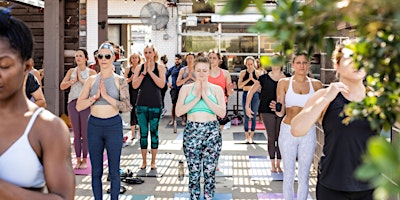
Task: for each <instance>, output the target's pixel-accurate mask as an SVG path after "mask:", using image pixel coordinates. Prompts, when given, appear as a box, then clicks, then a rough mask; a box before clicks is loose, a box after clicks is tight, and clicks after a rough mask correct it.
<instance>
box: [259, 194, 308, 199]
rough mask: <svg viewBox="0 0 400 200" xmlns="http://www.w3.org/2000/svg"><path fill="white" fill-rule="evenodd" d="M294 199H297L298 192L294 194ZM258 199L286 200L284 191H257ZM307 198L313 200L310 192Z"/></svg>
mask: <svg viewBox="0 0 400 200" xmlns="http://www.w3.org/2000/svg"><path fill="white" fill-rule="evenodd" d="M294 196H295V197H294V199H297V194H296V193H295V194H294ZM257 198H258V200H285V199H284V198H283V193H257ZM307 200H312V197H311V195H310V194H308V197H307Z"/></svg>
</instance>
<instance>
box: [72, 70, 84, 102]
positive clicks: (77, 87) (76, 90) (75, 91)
mask: <svg viewBox="0 0 400 200" xmlns="http://www.w3.org/2000/svg"><path fill="white" fill-rule="evenodd" d="M76 70H78V67H75V68H74V69H73V70H72V74H71V80H73V79H76ZM79 74H80V75H81V77H82V79H83V80H85V81H86V80H87V79H88V78H89V68H87V67H86V68H85V70H83V71H80V72H79ZM82 89H83V84H82V83H81V82H80V81H78V82H76V83H74V84H72V85H71V89H70V90H69V94H68V103H69V102H71V101H72V100H75V99H77V98H78V97H79V94H80V93H81V91H82Z"/></svg>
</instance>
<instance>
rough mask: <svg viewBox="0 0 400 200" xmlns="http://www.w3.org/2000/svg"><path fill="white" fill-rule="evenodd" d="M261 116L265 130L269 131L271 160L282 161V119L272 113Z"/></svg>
mask: <svg viewBox="0 0 400 200" xmlns="http://www.w3.org/2000/svg"><path fill="white" fill-rule="evenodd" d="M260 115H261V119H262V120H263V122H264V126H265V129H266V130H267V136H268V154H269V158H270V159H271V160H272V159H275V158H277V159H282V157H281V152H280V150H279V145H278V143H279V140H278V139H279V131H280V128H281V122H282V117H278V116H277V115H275V114H272V113H260ZM275 156H276V157H275Z"/></svg>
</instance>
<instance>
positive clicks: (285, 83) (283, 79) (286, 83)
mask: <svg viewBox="0 0 400 200" xmlns="http://www.w3.org/2000/svg"><path fill="white" fill-rule="evenodd" d="M289 82H290V77H286V78H281V79H279V81H278V84H280V85H289Z"/></svg>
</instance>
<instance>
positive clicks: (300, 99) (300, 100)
mask: <svg viewBox="0 0 400 200" xmlns="http://www.w3.org/2000/svg"><path fill="white" fill-rule="evenodd" d="M307 79H308V82H309V83H310V90H309V92H308V94H297V93H295V92H294V91H293V85H292V81H293V77H290V81H289V87H288V90H287V92H286V95H285V105H286V107H287V108H289V107H293V106H298V107H304V105H306V103H307V100H308V99H309V98H310V97H311V95H312V94H314V92H315V91H314V87H313V86H312V83H311V79H310V78H308V77H307Z"/></svg>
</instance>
